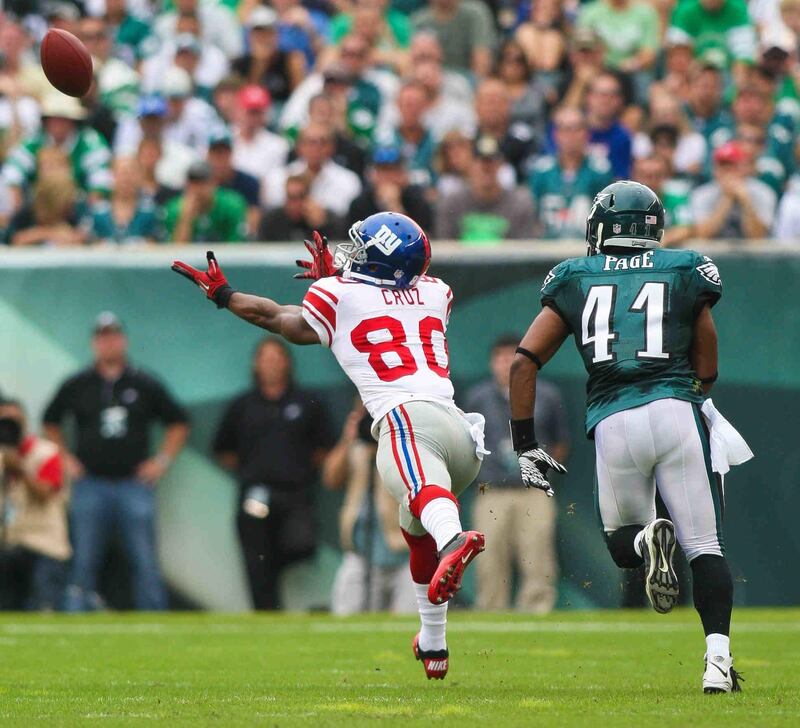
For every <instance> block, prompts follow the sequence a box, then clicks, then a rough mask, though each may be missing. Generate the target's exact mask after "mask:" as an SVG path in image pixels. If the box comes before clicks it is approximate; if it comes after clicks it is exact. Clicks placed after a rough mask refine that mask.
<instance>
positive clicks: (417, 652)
mask: <svg viewBox="0 0 800 728" xmlns="http://www.w3.org/2000/svg"><path fill="white" fill-rule="evenodd" d="M413 647H414V657H416V658H417V659H418V660H419V661H420V662H422V666H423V667H424V668H425V674H426V675H427V676H428V680H444V676H445V675H447V668H448V667H449V656H450V654H449V652H448V651H447V650H446V649H444V650H421V649H420V648H419V633H417V636H416V637H414V643H413Z"/></svg>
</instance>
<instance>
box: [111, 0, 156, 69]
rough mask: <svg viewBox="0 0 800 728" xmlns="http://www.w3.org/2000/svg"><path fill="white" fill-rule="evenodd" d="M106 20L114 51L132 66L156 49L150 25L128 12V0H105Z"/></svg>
mask: <svg viewBox="0 0 800 728" xmlns="http://www.w3.org/2000/svg"><path fill="white" fill-rule="evenodd" d="M105 18H106V21H107V22H108V25H109V29H110V31H111V33H112V35H113V38H114V52H115V55H118V56H119V57H120V58H122V59H123V60H124V61H126V62H127V63H128V65H130V66H133V65H135V64H136V63H137V62H138V61H141V60H142V59H143V58H145V57H147V56H149V55H151V54H152V53H155V51H157V50H158V41H157V40H156V38H155V37H154V36H153V33H152V31H151V29H150V26H149V25H148V24H147V23H146V22H145V21H144V20H142V19H141V18H137V17H135V16H133V15H131V14H130V13H129V12H128V0H106V15H105Z"/></svg>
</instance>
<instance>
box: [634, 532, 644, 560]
mask: <svg viewBox="0 0 800 728" xmlns="http://www.w3.org/2000/svg"><path fill="white" fill-rule="evenodd" d="M643 544H644V529H642V530H641V531H639V533H637V534H636V536H635V537H634V539H633V550H634V551H635V552H636V553H637V554H639V556H642V546H643Z"/></svg>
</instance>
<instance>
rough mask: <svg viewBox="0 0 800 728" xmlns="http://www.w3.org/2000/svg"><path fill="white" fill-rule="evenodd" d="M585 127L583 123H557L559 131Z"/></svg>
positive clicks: (579, 129) (576, 129) (581, 129)
mask: <svg viewBox="0 0 800 728" xmlns="http://www.w3.org/2000/svg"><path fill="white" fill-rule="evenodd" d="M585 128H586V127H585V126H584V125H583V124H556V130H557V131H583V130H584V129H585Z"/></svg>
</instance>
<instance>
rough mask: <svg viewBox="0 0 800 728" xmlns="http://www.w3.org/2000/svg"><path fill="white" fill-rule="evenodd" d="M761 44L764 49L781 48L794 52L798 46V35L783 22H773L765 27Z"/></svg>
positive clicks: (787, 51) (786, 51)
mask: <svg viewBox="0 0 800 728" xmlns="http://www.w3.org/2000/svg"><path fill="white" fill-rule="evenodd" d="M759 46H760V47H761V50H762V51H768V50H770V49H771V48H779V49H780V50H782V51H784V52H785V53H792V51H794V50H795V49H796V48H797V37H796V36H795V34H794V33H793V32H792V31H791V30H790V29H789V28H787V27H786V26H785V25H783V24H782V23H781V24H773V25H769V26H767V27H766V28H765V29H764V32H763V33H762V35H761V40H760V41H759Z"/></svg>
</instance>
